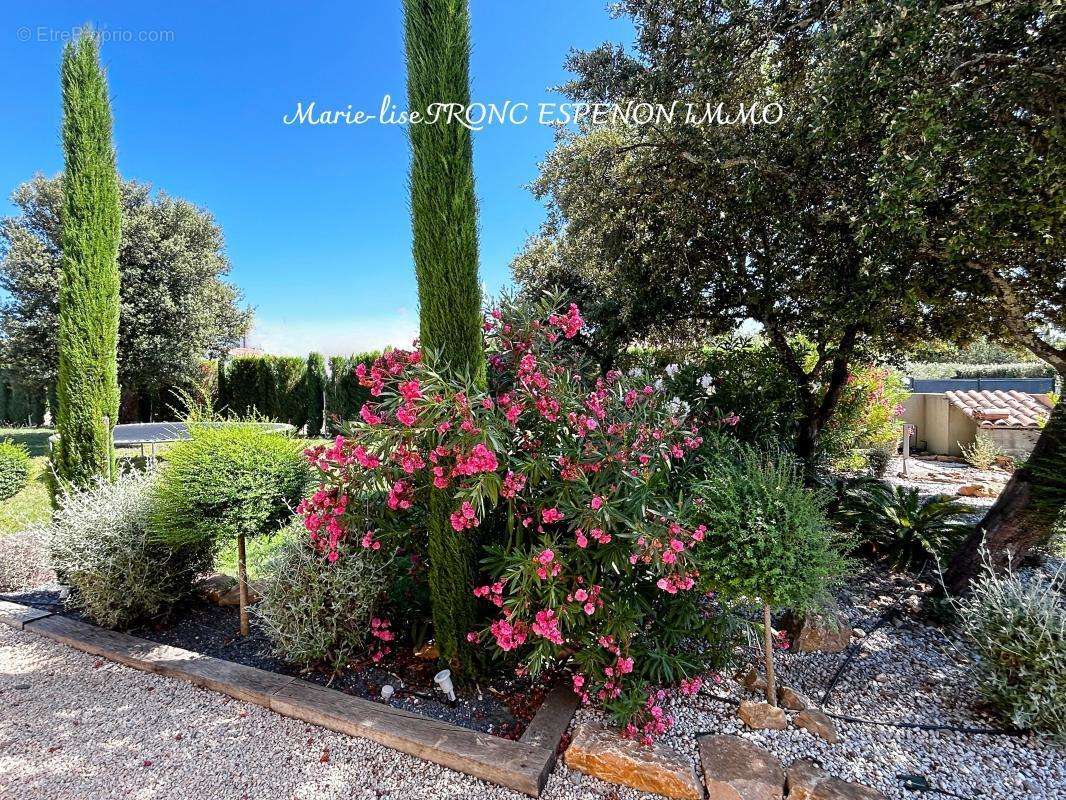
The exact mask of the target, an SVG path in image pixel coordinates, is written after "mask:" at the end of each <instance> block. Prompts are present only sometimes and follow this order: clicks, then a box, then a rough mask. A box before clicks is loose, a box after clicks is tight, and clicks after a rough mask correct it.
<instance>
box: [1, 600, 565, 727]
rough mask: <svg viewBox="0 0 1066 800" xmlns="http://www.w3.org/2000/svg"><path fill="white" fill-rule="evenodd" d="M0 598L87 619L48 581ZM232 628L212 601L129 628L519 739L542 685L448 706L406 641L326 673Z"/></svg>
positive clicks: (521, 683) (227, 613) (500, 680)
mask: <svg viewBox="0 0 1066 800" xmlns="http://www.w3.org/2000/svg"><path fill="white" fill-rule="evenodd" d="M0 599H4V600H9V601H11V602H14V603H21V604H23V605H27V606H32V607H34V608H40V609H43V610H45V611H51V612H53V613H56V614H62V615H63V616H66V617H71V618H73V619H78V620H81V621H83V622H89V623H91V622H92V620H89V619H86V618H85V617H84V616H83V615H82V614H80V613H78V612H76V611H72V610H69V609H67V608H65V607H64V605H63V603H62V601H61V600H60V598H59V590H58V588H57V587H54V586H52V587H42V588H38V589H33V590H28V591H24V592H20V593H10V594H3V595H0ZM239 629H240V621H239V612H238V610H237V608H236V607H232V606H231V607H225V606H216V605H214V604H212V603H208V602H206V601H202V600H198V601H195V602H194V603H192V604H191V605H188V606H186V607H184V608H182V609H180V611H179V612H177V613H175V614H174V615H173V616H171V617H170V618H168V619H166V620H162V621H160V622H158V623H156V624H153V625H148V626H144V627H139V628H134V629H132V630H130V631H129V633H130V635H132V636H139V637H140V638H142V639H148V640H150V641H153V642H158V643H159V644H166V645H171V646H173V647H181V648H184V649H186V650H193V651H195V652H197V653H203V654H205V655H209V656H214V657H215V658H221V659H225V660H226V661H234V662H236V663H238V664H244V665H246V666H249V667H256V668H258V669H263V670H267V671H269V672H276V673H279V674H281V675H292V676H297V677H300V678H302V679H304V680H306V681H311V682H313V683H317V684H320V685H322V686H329V687H330V688H332V689H336V690H338V691H341V692H345V693H346V694H351V695H356V696H358V697H363V698H366V699H369V700H375V701H377V702H382V701H381V687H382V686H383V685H385V684H391V685H392V686H393V687H394V689H395V694H394V695H393V698H392V700H391V701H390V703H389V705H391V706H393V707H394V708H403V709H406V710H408V711H413V712H415V713H418V714H423V715H425V716H427V717H432V718H434V719H439V720H442V721H445V722H450V723H452V724H455V725H461V726H463V727H465V728H471V729H473V730H477V731H482V732H484V733H491V734H494V735H496V736H502V737H504V738H508V739H518V738H519V737H520V736H521V735H522V732H523V731H524V730H525V728H526V725H528V724H529V721H530V720H531V719H532V718H533V715H534V714H535V713H536V711H537V709H538V708H539V707H540V705H541V703H542V702H543V701H544V697H545V695H546V694H547V689H548V688H549V683H548V681H547V679H542V680H539V681H533V680H530V679H529V678H523V677H511V678H507V677H496V678H494V679H493V680H492V681H491V682H488V683H482V684H474V685H463V686H457V687H456V693H457V695H458V699H457V701H456V703H455V705H450V704H449V703H448V702H446V700H445V699H444V696H443V695H442V694H441V693H440V692H439V691H438V690H437V689H436V687H435V684H434V683H433V676H434V675H435V674H436V672H437V670H439V669H440V665H439V664H438V663H437V661H436V660H433V659H430V660H426V659H422V658H418V657H416V656H415V655H414V654H413V653H412V651H411V650H410V648H406V649H405V648H399V647H398V648H396V649H397V652H396V654H395V657H394V658H393V659H392V660H391V661H389V662H387V663H385V664H383V665H380V666H379V665H375V664H372V663H369V662H364V663H354V664H350V665H349V666H348V668H347V669H345V670H344V671H342V672H341V673H339V674H335V675H331V674H327V673H326V672H324V671H314V670H312V671H301V670H300V669H299V668H298V667H295V666H293V665H292V664H288V663H286V662H284V661H281V660H280V659H278V658H276V657H275V656H273V655H272V654H271V652H270V642H269V640H268V639H267V637H266V635H265V634H264V633H263V631H262V630H261V629H260V628H259V627H258V625H257V624H256V619H255V617H254V616H253V617H252V619H251V632H250V634H249V635H248V636H247V637H242V636H240V635H239Z"/></svg>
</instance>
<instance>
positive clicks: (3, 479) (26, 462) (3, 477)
mask: <svg viewBox="0 0 1066 800" xmlns="http://www.w3.org/2000/svg"><path fill="white" fill-rule="evenodd" d="M29 480H30V454H29V452H28V451H27V450H26V448H25V447H24V446H23V445H21V444H15V443H14V442H12V441H11V440H10V439H8V440H5V441H2V442H0V500H7V499H8V498H9V497H14V496H15V495H16V494H18V493H19V492H21V491H22V490H23V488H25V486H26V484H27V483H28V482H29Z"/></svg>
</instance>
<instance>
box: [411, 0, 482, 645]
mask: <svg viewBox="0 0 1066 800" xmlns="http://www.w3.org/2000/svg"><path fill="white" fill-rule="evenodd" d="M404 43H405V46H406V52H407V104H408V108H409V109H410V110H411V111H412V112H416V113H421V114H425V113H427V109H428V108H429V107H430V106H431V105H434V104H451V103H457V104H459V106H460V107H463V108H465V107H466V106H468V105H469V103H470V75H469V71H470V8H469V2H468V0H404ZM438 107H439V106H438ZM408 133H409V135H410V137H411V178H410V185H411V227H412V230H413V235H414V245H413V254H414V262H415V274H416V276H417V278H418V303H419V322H420V325H419V333H420V338H421V342H422V347H424V348H426V349H427V350H429V351H432V352H433V353H434V354H435V355H436V356H437V362H436V363H437V364H438V365H439V368H440V369H441V371H442V372H443V373H444V374H447V373H449V372H450V373H453V374H455V375H457V376H464V375H465V376H469V377H470V378H471V379H473V381H474V382H475V383H476V384H481V385H483V384H484V381H485V353H484V347H483V345H482V339H481V323H482V319H481V289H480V287H479V285H478V272H477V268H478V243H477V201H476V198H475V195H474V164H473V162H474V153H473V143H472V140H471V133H470V131H469V130H468V129H467V128H465V127H463V126H462V125H460V124H459V123H458V122H455V121H452V122H446V121H445V120H443V119H440V120H437V121H436V122H432V123H430V124H421V125H410V126H408ZM430 509H431V514H430V518H429V569H430V573H429V580H430V596H431V599H432V603H433V624H434V629H435V635H436V639H437V644H438V646H439V648H440V652H441V656H442V657H443V658H444V659H445V660H446V661H448V662H451V663H455V664H456V665H457V666H462V664H461V651H462V650H464V649H465V648H466V645H465V643H464V640H463V637H464V636H465V635H466V632H467V631H469V630H470V629H471V628H472V626H473V620H474V598H473V596H472V595H471V594H470V580H471V575H472V574H473V559H474V548H473V545H472V543H471V542H470V540H469V537H466V536H456V535H455V531H453V530H452V529H451V526H450V525H449V523H448V513H449V512H450V511H451V509H450V507H449V502H448V500H447V499H446V498H445V497H444V495H439V496H438V495H437V494H436V493H434V495H433V497H432V498H431V500H430Z"/></svg>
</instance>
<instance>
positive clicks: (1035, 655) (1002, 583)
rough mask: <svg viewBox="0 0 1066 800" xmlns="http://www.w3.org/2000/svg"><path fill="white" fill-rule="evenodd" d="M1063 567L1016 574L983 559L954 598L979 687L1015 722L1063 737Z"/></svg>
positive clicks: (1065, 620) (1065, 708)
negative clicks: (964, 591)
mask: <svg viewBox="0 0 1066 800" xmlns="http://www.w3.org/2000/svg"><path fill="white" fill-rule="evenodd" d="M1061 577H1062V570H1061V569H1060V570H1059V572H1058V573H1057V574H1056V575H1054V576H1047V575H1041V574H1037V575H1034V576H1032V577H1031V578H1030V579H1028V580H1025V581H1023V580H1021V579H1020V578H1018V577H1017V576H1015V575H1013V574H1011V573H1010V572H1009V571H1008V572H1007V573H1006V574H1003V575H998V574H996V572H995V571H993V570H992V569H991V568H990V567H989V566H988V565H986V568H985V574H984V575H983V576H982V577H981V578H980V579H979V580H977V581H976V582H975V583H974V585H973V588H972V592H971V594H970V596H969V597H968V598H967V599H965V600H962V601H958V602H957V603H956V604H955V610H956V611H957V612H958V615H959V619H960V627H961V630H962V633H963V635H964V636H965V638H966V640H967V642H968V643H969V645H970V646H971V648H972V649H973V653H974V655H975V657H976V670H975V673H976V676H977V687H978V690H979V691H980V693H981V695H982V696H983V697H984V698H985V699H986V700H987V701H988V702H989V703H991V704H992V705H993V706H994V707H995V708H997V709H998V710H999V711H1000V712H1001V713H1002V714H1003V716H1004V717H1005V718H1006V719H1008V720H1010V722H1011V724H1013V725H1015V726H1016V727H1018V728H1022V729H1027V730H1035V731H1041V732H1044V733H1047V734H1050V735H1051V736H1052V737H1054V738H1055V739H1057V740H1058V741H1060V742H1066V678H1064V676H1066V603H1064V601H1063V595H1062V586H1061Z"/></svg>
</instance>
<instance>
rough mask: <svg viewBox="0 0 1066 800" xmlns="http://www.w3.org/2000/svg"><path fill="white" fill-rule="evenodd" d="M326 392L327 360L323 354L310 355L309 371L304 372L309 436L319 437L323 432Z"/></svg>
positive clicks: (308, 358) (308, 359)
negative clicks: (324, 393) (324, 396)
mask: <svg viewBox="0 0 1066 800" xmlns="http://www.w3.org/2000/svg"><path fill="white" fill-rule="evenodd" d="M325 390H326V359H325V358H323V357H322V354H321V353H310V354H309V355H308V356H307V370H306V371H305V372H304V404H305V410H304V417H305V418H306V420H307V435H308V436H318V435H319V434H320V433H321V431H322V417H323V413H324V406H323V395H322V393H323V392H324V391H325Z"/></svg>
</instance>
